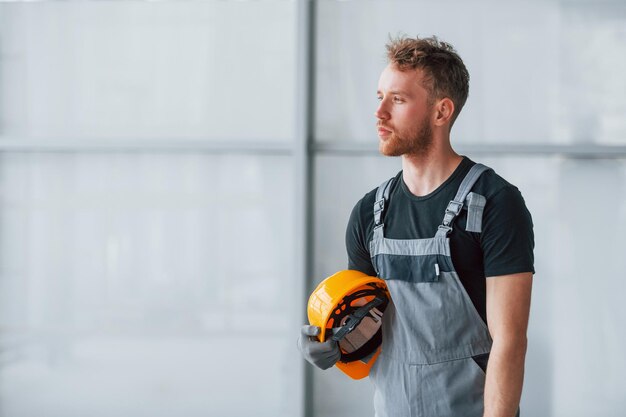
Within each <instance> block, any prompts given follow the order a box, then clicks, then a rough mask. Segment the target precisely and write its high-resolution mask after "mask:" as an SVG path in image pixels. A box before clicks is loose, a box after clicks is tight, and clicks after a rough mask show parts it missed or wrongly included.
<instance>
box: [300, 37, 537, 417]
mask: <svg viewBox="0 0 626 417" xmlns="http://www.w3.org/2000/svg"><path fill="white" fill-rule="evenodd" d="M387 52H388V54H387V56H388V60H389V65H387V67H386V68H385V69H384V70H383V72H382V74H381V76H380V80H379V83H378V92H377V94H378V99H379V102H380V104H379V106H378V109H377V110H376V113H375V115H376V118H377V120H378V123H377V128H378V137H379V140H380V141H379V149H380V152H381V153H382V154H383V155H386V156H400V157H401V158H402V171H400V172H399V173H398V174H397V175H396V176H395V177H394V178H392V179H391V180H389V181H387V182H385V183H383V184H382V185H381V186H380V187H378V188H376V189H374V190H372V191H371V192H369V193H367V194H366V195H365V196H364V197H363V198H362V199H361V200H360V201H359V202H358V203H357V204H356V206H355V207H354V209H353V211H352V214H351V217H350V221H349V223H348V228H347V232H346V246H347V250H348V258H349V268H350V269H356V270H359V271H362V272H364V273H366V274H368V275H374V276H379V277H381V278H383V279H385V281H386V283H387V286H388V289H389V291H390V293H391V298H392V301H393V303H392V304H391V305H390V306H389V307H388V308H387V310H386V311H385V314H384V316H383V324H382V328H383V343H382V351H381V354H380V356H379V357H378V359H377V361H376V363H374V366H373V367H372V369H371V371H370V378H371V380H372V382H373V383H374V386H375V397H374V406H375V410H376V416H377V417H392V416H393V417H401V416H407V417H408V416H424V417H514V416H515V415H516V414H518V413H519V410H518V406H519V401H520V397H521V392H522V383H523V375H524V359H525V354H526V343H527V342H526V330H527V324H528V315H529V309H530V294H531V285H532V276H533V273H534V267H533V247H534V237H533V230H532V220H531V216H530V214H529V213H528V210H527V209H526V206H525V203H524V200H523V198H522V196H521V194H520V192H519V190H518V189H517V188H516V187H515V186H513V185H511V184H509V183H508V182H506V181H505V180H504V179H502V178H501V177H500V176H498V175H497V174H496V173H494V172H493V171H492V170H490V169H488V168H487V167H485V166H482V165H480V164H475V163H474V162H472V161H471V160H470V159H468V158H466V157H463V156H460V155H458V154H457V153H456V152H455V151H454V150H453V148H452V147H451V145H450V130H451V128H452V125H453V124H454V121H455V120H456V118H457V117H458V115H459V112H460V111H461V109H462V108H463V105H464V104H465V101H466V99H467V95H468V91H469V74H468V72H467V69H466V68H465V65H464V64H463V61H462V60H461V58H460V57H459V56H458V55H457V53H456V52H455V51H454V49H453V48H452V46H450V45H449V44H447V43H445V42H441V41H439V40H437V39H436V38H425V39H419V38H416V39H412V38H399V39H395V40H392V41H391V42H390V43H389V44H388V45H387ZM317 332H318V329H317V328H313V327H311V326H304V327H303V328H302V335H301V337H300V341H299V346H300V349H301V351H302V352H303V355H304V356H305V358H306V359H307V360H308V361H309V362H311V363H313V364H315V365H316V366H318V367H320V368H322V369H325V368H328V367H330V366H332V365H334V363H335V362H336V361H337V360H338V359H339V351H338V347H337V345H336V343H334V342H332V341H328V342H325V343H319V342H317V340H316V339H315V338H313V337H312V336H315V335H316V334H317Z"/></svg>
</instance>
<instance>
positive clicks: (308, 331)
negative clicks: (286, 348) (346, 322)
mask: <svg viewBox="0 0 626 417" xmlns="http://www.w3.org/2000/svg"><path fill="white" fill-rule="evenodd" d="M320 330H321V329H320V328H319V327H317V326H309V325H304V326H302V329H301V330H300V337H299V338H298V349H300V352H302V356H304V359H306V360H307V361H308V362H309V363H311V364H312V365H315V366H317V367H318V368H320V369H328V368H330V367H331V366H333V365H334V364H335V363H337V361H338V360H339V358H340V357H341V351H340V350H339V346H338V345H337V342H335V341H334V340H332V339H328V340H326V341H325V342H320V341H319V340H317V337H316V336H317V335H319V334H320Z"/></svg>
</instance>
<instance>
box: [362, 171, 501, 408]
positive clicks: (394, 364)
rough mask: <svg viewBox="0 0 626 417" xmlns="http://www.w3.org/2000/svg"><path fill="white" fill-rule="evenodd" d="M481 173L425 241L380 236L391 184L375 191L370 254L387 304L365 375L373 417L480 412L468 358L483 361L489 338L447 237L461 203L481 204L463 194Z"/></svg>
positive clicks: (474, 369) (478, 373) (471, 175)
mask: <svg viewBox="0 0 626 417" xmlns="http://www.w3.org/2000/svg"><path fill="white" fill-rule="evenodd" d="M488 169H489V168H487V167H485V166H484V165H480V164H476V165H474V166H473V167H472V168H471V169H470V171H469V172H468V174H467V175H466V176H465V178H464V179H463V181H462V183H461V185H460V187H459V189H458V191H457V193H456V196H455V198H454V200H452V201H450V203H449V204H448V206H447V208H446V211H445V213H443V221H442V224H441V225H440V226H439V228H438V230H437V233H436V235H435V236H434V237H433V238H430V239H387V238H385V235H384V223H383V221H382V220H384V219H383V214H384V210H385V205H387V204H388V203H389V201H388V200H389V193H390V188H391V186H390V185H391V181H392V180H393V179H391V180H389V181H387V182H385V183H383V184H382V185H381V186H380V187H379V188H378V190H377V193H376V202H375V204H374V235H373V238H372V241H371V242H370V254H371V257H372V264H373V265H374V268H375V269H376V272H377V274H378V276H379V277H380V278H382V279H384V280H385V282H386V283H387V287H388V289H389V292H390V294H391V299H392V303H390V304H389V306H388V307H387V310H386V311H385V314H384V316H383V324H382V329H383V343H382V352H381V354H380V356H379V357H378V360H377V361H376V362H375V363H374V366H373V367H372V369H371V371H370V379H371V380H372V382H373V383H374V386H375V395H374V407H375V410H376V417H482V415H483V391H484V385H485V372H484V371H483V369H482V368H481V367H480V366H479V365H478V364H477V362H476V361H475V360H474V359H473V358H474V357H477V356H480V355H483V358H485V356H486V355H487V354H488V353H489V351H490V350H491V343H492V340H491V336H490V335H489V330H488V329H487V326H486V324H485V322H484V321H483V319H482V318H481V317H480V315H479V314H478V312H477V311H476V308H475V307H474V305H473V304H472V301H471V299H470V298H469V296H468V294H467V292H466V291H465V288H464V287H463V284H462V283H461V281H460V280H459V276H458V274H457V273H456V272H455V270H454V266H453V264H452V259H451V257H450V239H449V238H448V234H449V233H450V232H451V231H452V225H453V222H454V219H455V218H456V216H457V215H458V214H459V213H460V212H461V209H462V208H463V205H464V202H466V200H467V201H468V202H470V201H471V200H472V197H476V198H479V199H483V203H482V204H483V206H484V197H482V196H480V195H476V194H474V193H471V194H472V195H470V196H469V198H468V195H469V194H470V191H471V189H472V186H473V185H474V184H475V182H476V180H477V179H478V178H479V176H480V175H481V174H482V173H483V172H485V171H486V170H488ZM480 215H481V216H482V211H481V212H480ZM468 221H469V217H468ZM468 224H469V223H468Z"/></svg>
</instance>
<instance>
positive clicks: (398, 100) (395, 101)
mask: <svg viewBox="0 0 626 417" xmlns="http://www.w3.org/2000/svg"><path fill="white" fill-rule="evenodd" d="M393 102H394V103H404V100H403V99H402V97H398V96H395V97H394V98H393Z"/></svg>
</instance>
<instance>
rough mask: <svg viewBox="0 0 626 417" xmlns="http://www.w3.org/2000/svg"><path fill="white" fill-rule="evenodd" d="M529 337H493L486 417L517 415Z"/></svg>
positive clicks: (486, 394) (486, 395)
mask: <svg viewBox="0 0 626 417" xmlns="http://www.w3.org/2000/svg"><path fill="white" fill-rule="evenodd" d="M526 344H527V342H526V338H521V337H520V338H517V339H509V340H494V343H493V346H492V349H491V354H490V355H489V364H488V365H487V379H486V382H485V414H484V417H514V416H515V413H516V412H517V408H518V407H519V402H520V398H521V396H522V385H523V382H524V360H525V358H526Z"/></svg>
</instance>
